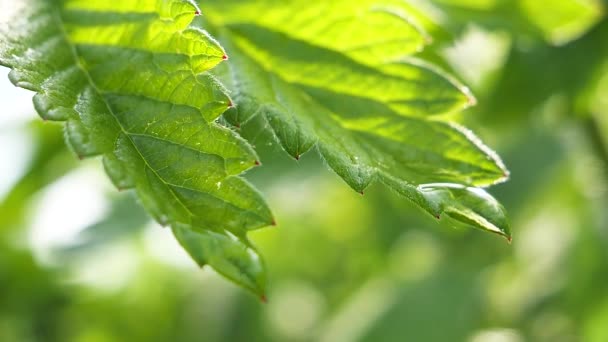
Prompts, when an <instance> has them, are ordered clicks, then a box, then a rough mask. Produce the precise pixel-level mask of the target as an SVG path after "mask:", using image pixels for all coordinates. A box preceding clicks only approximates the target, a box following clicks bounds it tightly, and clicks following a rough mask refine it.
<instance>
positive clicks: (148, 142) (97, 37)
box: [0, 0, 273, 296]
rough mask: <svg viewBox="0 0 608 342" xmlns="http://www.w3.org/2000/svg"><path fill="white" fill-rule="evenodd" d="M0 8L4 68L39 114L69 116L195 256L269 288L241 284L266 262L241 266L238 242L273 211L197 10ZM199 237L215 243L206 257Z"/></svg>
mask: <svg viewBox="0 0 608 342" xmlns="http://www.w3.org/2000/svg"><path fill="white" fill-rule="evenodd" d="M2 7H3V8H2V10H3V18H7V19H6V20H5V19H3V20H2V22H1V26H0V40H1V42H2V44H1V46H0V64H2V65H5V66H8V67H10V68H12V69H13V70H12V72H11V73H10V78H11V81H12V82H13V83H14V84H15V85H17V86H20V87H23V88H27V89H30V90H33V91H35V92H36V93H37V95H36V96H35V98H34V104H35V106H36V109H37V110H38V112H39V113H40V115H41V116H42V117H43V118H44V119H47V120H53V121H65V122H66V125H65V135H66V138H67V141H68V142H69V145H70V146H71V148H72V149H73V150H74V152H75V153H76V154H78V155H79V156H80V157H89V156H97V155H103V157H104V166H105V168H106V170H107V171H108V174H109V175H110V177H111V178H112V180H113V181H114V183H115V185H116V186H117V187H118V188H134V189H135V190H136V191H137V193H138V195H139V199H140V201H141V202H142V203H143V205H144V206H145V207H146V209H147V210H148V212H150V213H151V214H152V215H153V216H154V217H155V218H156V220H157V221H158V222H160V223H161V224H163V225H170V226H172V227H173V229H174V232H175V233H176V236H177V238H178V240H179V241H180V243H181V244H182V245H183V246H184V248H185V249H186V250H188V252H189V253H190V254H192V255H193V257H194V258H195V259H196V261H197V262H198V263H199V264H201V265H204V264H208V265H210V266H212V267H213V268H215V269H216V270H217V271H218V272H219V273H222V274H224V275H225V276H227V277H228V278H230V279H232V280H234V281H236V282H237V283H240V284H241V285H243V286H245V287H247V288H249V289H251V290H252V291H254V292H256V293H257V294H259V295H260V296H262V295H263V291H264V289H263V288H262V287H261V286H262V285H263V284H262V283H260V282H258V283H256V284H253V285H252V284H251V283H243V282H242V280H243V279H248V277H251V278H256V277H257V278H259V277H261V276H260V274H262V273H263V264H262V262H261V260H260V258H259V257H257V256H256V257H247V258H241V259H239V262H238V263H237V264H235V263H234V259H235V257H238V256H239V255H238V254H237V253H235V250H237V251H239V250H240V251H244V250H246V251H247V253H248V255H252V254H255V253H256V252H255V250H253V249H252V248H251V247H250V244H249V243H248V242H247V239H246V232H247V231H249V230H252V229H257V228H261V227H264V226H267V225H269V224H271V223H272V222H273V218H272V215H271V213H270V210H269V209H268V207H267V205H266V203H265V202H264V200H263V199H262V197H261V195H260V194H259V193H258V192H257V191H256V190H255V189H254V188H253V187H252V186H251V185H250V184H248V183H247V182H246V181H245V180H244V179H243V178H240V177H239V174H240V173H242V172H244V171H246V170H247V169H249V168H251V167H253V166H254V165H255V164H257V163H258V162H257V160H258V158H257V156H256V153H255V152H254V150H253V149H252V147H251V146H250V145H249V144H248V143H247V142H246V141H244V140H243V139H242V138H240V137H239V136H238V135H237V134H236V133H234V132H233V131H231V130H229V129H227V128H225V127H222V126H220V125H218V124H217V123H216V122H215V120H216V119H217V118H218V116H220V115H221V114H222V113H223V112H224V111H225V110H226V109H228V108H229V107H230V106H231V105H232V102H231V100H230V98H229V97H228V95H226V93H225V91H224V88H223V86H221V85H220V84H219V83H218V82H217V81H216V80H215V78H214V77H213V76H212V75H210V74H209V73H208V71H209V70H210V69H211V68H212V67H214V66H216V65H217V64H219V63H220V62H222V61H223V60H224V59H225V58H224V54H225V52H224V50H223V48H222V47H221V46H220V45H219V44H218V43H217V42H216V41H215V40H214V39H213V38H211V37H210V36H209V35H208V34H207V33H206V32H205V31H203V30H201V29H199V28H196V27H193V26H191V22H192V20H193V19H194V18H195V16H196V13H200V10H199V8H198V7H197V6H196V5H195V4H194V3H193V2H190V1H185V0H172V1H155V0H125V1H120V2H109V1H89V0H87V1H84V0H65V1H44V0H25V1H20V2H18V3H17V4H13V3H12V2H11V3H10V4H8V3H7V2H3V5H2ZM185 231H191V233H186V232H185ZM194 232H197V233H194ZM211 232H213V233H211ZM196 234H198V235H196ZM191 236H200V237H198V238H191ZM235 237H238V238H235ZM201 245H203V246H205V247H209V248H207V249H206V251H205V253H204V254H201V253H198V249H199V248H200V246H201ZM210 246H213V248H211V247H210ZM250 271H251V272H253V271H255V274H248V273H249V272H250ZM262 276H263V275H262ZM258 285H259V286H258Z"/></svg>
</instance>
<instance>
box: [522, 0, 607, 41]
mask: <svg viewBox="0 0 608 342" xmlns="http://www.w3.org/2000/svg"><path fill="white" fill-rule="evenodd" d="M519 3H520V7H521V10H522V12H523V14H524V15H525V16H526V17H527V18H528V20H529V21H530V22H532V23H533V24H534V25H535V26H536V27H538V28H539V29H540V30H541V31H542V32H543V34H544V35H545V37H546V39H547V40H548V41H550V42H552V43H556V44H563V43H565V42H568V41H571V40H573V39H576V38H578V37H580V36H581V35H582V34H584V33H585V32H587V31H588V30H589V29H590V28H591V27H592V26H593V25H595V24H596V23H597V22H598V20H599V19H600V18H601V17H602V15H603V13H602V12H603V8H602V4H601V2H600V1H598V0H520V1H519Z"/></svg>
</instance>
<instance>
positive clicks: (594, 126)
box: [583, 115, 608, 179]
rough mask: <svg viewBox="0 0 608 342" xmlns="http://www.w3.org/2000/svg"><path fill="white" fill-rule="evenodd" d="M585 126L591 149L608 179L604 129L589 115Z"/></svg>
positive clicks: (607, 155) (607, 149)
mask: <svg viewBox="0 0 608 342" xmlns="http://www.w3.org/2000/svg"><path fill="white" fill-rule="evenodd" d="M583 125H584V129H585V132H586V134H587V137H588V138H589V142H590V143H591V148H592V149H593V152H594V153H595V155H596V157H597V158H598V159H599V160H600V161H601V162H602V169H603V171H604V173H605V175H606V177H607V179H608V145H607V141H606V139H605V138H604V135H603V132H602V128H601V127H600V124H599V122H598V120H597V119H596V118H595V117H594V116H593V115H589V117H588V118H587V119H585V121H584V122H583Z"/></svg>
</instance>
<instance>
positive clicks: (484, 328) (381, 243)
mask: <svg viewBox="0 0 608 342" xmlns="http://www.w3.org/2000/svg"><path fill="white" fill-rule="evenodd" d="M411 6H412V13H413V15H414V16H415V18H416V20H417V21H418V22H419V23H420V24H421V25H422V26H424V27H425V28H426V29H427V31H428V32H429V35H430V36H432V37H433V39H434V42H433V44H432V45H430V46H429V47H428V48H427V49H425V52H423V57H424V58H426V59H429V60H432V61H433V62H434V63H437V64H439V65H441V66H442V67H443V68H444V69H446V70H448V71H450V72H452V73H453V74H456V75H457V76H458V78H459V79H461V80H463V81H464V83H466V84H469V85H471V86H472V88H473V92H474V93H475V94H476V96H477V98H478V102H479V106H477V107H476V108H474V109H471V110H468V111H467V112H465V113H464V114H463V117H462V119H463V120H464V122H466V124H467V125H468V126H469V127H472V128H474V129H475V130H476V131H477V132H480V135H481V136H482V137H483V138H484V140H485V141H487V142H488V143H489V144H490V145H491V146H493V147H497V149H498V152H499V154H500V155H501V156H503V158H504V159H505V162H506V164H507V165H509V167H510V170H511V172H512V177H511V178H512V179H511V181H510V182H508V183H505V184H502V185H499V186H497V187H496V188H495V190H493V194H494V195H496V197H497V198H499V199H500V200H501V201H502V202H503V203H504V204H505V206H506V207H507V209H508V211H509V212H510V214H511V218H512V226H513V227H514V231H515V232H516V234H515V238H516V239H515V241H514V243H513V245H512V246H508V245H506V244H505V243H504V241H502V240H500V239H496V238H495V237H493V236H489V235H486V234H480V233H479V232H477V231H472V230H469V229H453V225H454V223H453V222H445V221H442V223H441V224H437V223H436V221H435V220H434V219H432V218H427V217H426V216H422V215H420V212H419V209H417V208H415V207H413V206H412V205H408V204H406V203H404V201H403V199H402V198H399V197H397V196H396V195H394V194H393V193H391V192H390V191H388V190H386V189H384V188H382V187H379V186H373V187H372V188H370V189H368V190H367V191H366V195H365V197H363V198H362V197H361V196H360V195H358V194H356V193H352V191H351V190H349V189H348V188H347V187H345V186H344V185H343V183H342V182H341V181H340V180H339V179H337V178H336V177H335V176H334V175H332V174H331V173H330V172H329V171H327V169H326V167H325V166H324V165H323V164H322V163H321V162H320V161H319V160H318V158H317V157H315V156H314V155H313V154H307V155H305V156H304V157H303V158H302V160H300V161H299V162H295V161H294V160H292V159H291V158H288V157H284V158H276V157H273V158H264V156H265V155H271V154H272V155H273V156H276V155H277V153H276V149H277V148H278V147H277V146H275V145H272V144H271V145H267V144H262V145H258V146H257V147H258V150H259V151H258V153H259V154H260V155H261V157H262V158H263V159H264V160H266V162H265V167H264V170H254V171H252V172H250V173H248V174H247V177H248V178H249V179H250V180H251V181H252V182H253V183H255V184H256V185H257V186H259V187H260V188H261V189H262V191H263V192H264V193H265V194H266V196H267V198H268V199H269V202H270V206H271V207H272V208H273V209H274V211H275V215H276V217H277V221H278V222H279V223H280V225H279V227H278V228H276V229H270V230H267V231H260V232H256V233H255V234H253V236H252V238H253V239H254V241H255V243H256V244H257V245H258V246H259V248H260V250H261V251H262V252H263V253H264V254H265V255H266V256H267V260H268V264H269V265H268V268H269V269H270V270H271V272H270V274H269V279H268V283H269V293H268V298H269V303H268V304H267V305H261V304H260V303H259V300H258V299H257V298H254V297H252V296H250V295H248V294H245V293H243V292H242V291H239V290H238V289H236V288H234V287H232V286H230V285H227V284H226V282H224V281H222V280H220V279H219V278H218V276H217V275H215V274H213V273H212V272H210V271H203V272H198V271H196V270H195V269H194V266H193V265H192V263H191V262H190V261H188V259H187V258H186V257H185V256H184V255H183V254H180V253H183V252H180V251H179V249H175V248H176V246H175V243H174V242H173V240H172V238H171V237H170V236H166V235H163V233H162V232H163V231H162V230H160V229H158V227H156V226H153V225H151V224H150V223H149V222H148V219H147V216H146V215H145V214H144V213H143V212H142V211H141V209H140V208H139V207H138V205H137V204H136V203H135V201H134V200H133V198H132V197H131V196H130V195H129V194H119V195H115V194H113V191H112V190H111V189H110V185H109V182H108V181H107V180H105V178H104V177H103V175H101V174H100V173H99V172H98V171H95V170H97V169H98V167H97V165H94V166H93V167H91V165H90V164H88V163H84V164H82V163H76V162H75V161H74V160H73V157H72V156H71V154H70V153H69V152H67V151H66V149H65V147H64V144H63V141H62V140H63V139H62V133H61V130H60V129H59V127H56V126H53V125H48V124H43V123H39V122H37V121H36V122H34V123H27V124H19V127H15V124H10V123H5V124H3V126H2V128H0V134H1V135H2V137H3V138H4V139H5V140H6V141H7V142H10V141H17V142H21V141H26V142H28V143H27V144H24V145H23V146H21V147H20V148H11V147H10V146H14V145H15V144H13V145H10V144H8V143H6V144H3V145H2V147H0V151H2V156H1V157H2V160H10V159H9V158H13V159H14V158H15V157H14V156H15V155H22V156H21V157H20V158H21V159H20V160H21V162H20V163H19V162H17V161H15V163H11V165H8V166H5V164H4V163H3V165H2V166H3V169H4V168H5V167H6V169H7V170H13V171H12V172H9V171H6V172H7V176H6V177H7V179H8V175H9V174H13V175H14V177H13V181H12V182H7V183H9V184H8V186H6V187H5V188H6V189H7V190H6V191H5V195H4V197H3V199H2V201H1V204H0V213H1V215H0V231H1V232H2V234H1V237H0V245H1V249H2V253H1V257H0V340H2V341H66V340H67V341H116V340H125V341H167V340H178V341H201V340H202V341H241V340H242V341H272V340H276V341H403V340H408V341H409V340H411V341H475V342H479V341H481V342H483V341H598V342H600V341H605V340H608V329H607V328H606V327H605V325H606V324H605V322H606V321H608V290H606V286H605V285H606V282H607V280H608V252H607V251H608V248H607V247H608V246H607V245H608V232H607V231H606V229H607V227H608V214H606V210H605V208H606V205H607V204H608V188H607V186H606V185H607V180H608V167H607V165H608V153H607V148H606V137H608V133H607V132H608V119H606V118H608V96H607V95H606V94H608V20H607V19H606V18H605V16H604V13H605V6H606V5H605V3H604V5H602V3H601V2H599V1H592V0H589V1H577V0H558V1H548V0H547V1H537V0H529V1H528V0H518V1H514V0H504V1H503V0H435V1H433V2H429V1H412V2H411ZM3 79H5V78H3ZM2 89H3V93H2V95H1V96H3V102H5V103H11V102H15V101H17V100H16V99H12V97H13V95H9V94H16V93H14V90H9V89H10V88H9V86H8V85H6V82H4V83H3V87H2ZM9 91H10V92H11V93H9ZM5 96H6V97H5ZM28 104H29V102H28ZM9 108H11V110H16V109H14V108H15V107H14V106H13V107H9ZM31 117H33V115H32V116H31ZM5 155H6V158H5V157H4V156H5ZM18 160H19V159H18ZM18 164H19V165H21V166H20V167H19V166H18ZM83 178H84V184H93V187H94V188H96V189H98V188H105V189H107V193H108V194H110V195H105V194H104V198H102V199H98V200H99V201H100V202H102V203H105V204H106V205H105V206H102V207H103V209H102V210H97V212H96V213H95V212H93V213H89V214H87V215H88V216H89V219H84V220H81V221H82V222H75V223H74V224H72V225H73V226H75V227H79V228H77V229H76V231H80V233H78V234H72V235H71V236H73V237H75V238H69V239H66V241H62V243H61V244H41V243H40V242H39V241H38V240H37V239H36V236H39V234H40V229H41V227H44V226H45V225H44V222H45V220H46V219H50V218H49V214H48V209H46V210H45V208H48V207H49V206H50V205H51V204H53V200H57V199H60V200H64V201H67V200H66V198H69V196H67V195H66V194H62V195H63V196H56V195H53V194H56V193H57V191H56V190H54V189H64V190H62V191H64V192H65V191H67V190H65V189H67V187H66V184H68V183H72V184H74V183H77V184H79V185H82V184H83V181H82V179H83ZM100 184H101V185H100ZM79 190H80V191H78V192H76V193H75V194H77V196H84V195H83V192H82V191H83V189H82V188H79ZM60 192H61V191H60ZM98 195H99V194H98ZM97 197H99V196H97ZM95 198H96V197H95V196H92V197H81V198H75V199H73V201H72V204H73V203H78V202H79V201H80V202H88V201H93V200H94V199H95ZM69 204H70V203H67V202H66V203H61V202H60V203H55V206H54V208H56V209H57V210H56V211H59V212H60V213H61V214H59V216H60V218H61V220H60V221H55V223H54V225H51V227H52V228H53V229H55V230H56V231H54V233H55V234H58V233H57V231H61V230H62V229H63V228H65V227H60V224H59V223H62V224H64V225H68V224H70V222H71V221H70V217H73V216H78V214H79V213H78V212H76V211H75V210H72V209H70V206H69ZM93 211H95V210H93ZM85 214H86V212H85ZM85 225H88V226H86V227H85ZM159 232H160V233H159ZM159 234H160V235H159ZM159 241H164V242H166V244H165V243H159ZM438 327H440V328H438Z"/></svg>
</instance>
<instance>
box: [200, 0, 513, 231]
mask: <svg viewBox="0 0 608 342" xmlns="http://www.w3.org/2000/svg"><path fill="white" fill-rule="evenodd" d="M340 4H342V6H341V7H340V6H339V5H340ZM262 8H266V10H265V11H264V15H256V14H258V13H261V12H260V11H261V9H262ZM203 9H204V12H205V16H204V19H206V21H205V22H204V23H203V24H202V26H204V27H209V28H210V29H211V30H212V31H213V33H214V34H216V35H217V37H218V39H219V40H220V41H221V43H222V44H223V45H224V47H225V48H226V49H227V52H228V54H229V56H230V60H229V61H228V63H226V64H225V65H222V66H221V67H219V68H216V69H214V72H217V73H218V74H219V75H220V78H221V79H222V80H223V81H224V83H225V84H226V85H227V86H228V88H229V90H231V96H233V97H234V99H235V102H236V103H237V104H238V105H237V108H235V109H233V110H231V111H229V112H227V114H226V115H225V117H226V118H227V119H228V120H229V121H230V122H231V123H232V124H233V125H235V126H237V127H241V129H242V131H243V132H244V134H245V135H246V136H247V132H248V131H249V132H251V134H250V137H255V136H257V135H258V134H259V132H257V131H256V130H259V129H260V127H262V128H266V129H270V130H271V131H272V132H273V134H274V137H275V138H276V140H278V142H279V143H280V144H281V146H282V147H283V148H284V149H285V151H287V153H289V154H290V155H291V156H293V157H294V158H296V159H299V157H300V156H301V155H302V154H303V153H306V152H307V151H309V150H310V149H312V148H313V147H315V148H316V149H317V150H318V151H319V153H320V154H321V155H322V157H323V158H324V160H325V161H326V162H327V164H328V165H329V167H330V168H331V169H333V170H334V171H335V172H336V173H337V174H338V175H339V176H341V177H342V178H343V179H344V180H345V181H346V182H347V183H348V184H349V185H350V186H351V187H352V188H353V189H355V190H356V191H358V192H362V193H363V192H364V190H365V189H366V188H367V187H368V186H369V185H370V184H372V183H373V182H381V183H384V184H386V185H388V186H389V187H390V188H391V189H393V190H395V191H397V192H398V193H400V194H402V195H404V196H405V197H406V198H408V199H410V200H412V201H413V202H414V203H416V204H418V205H419V206H420V207H422V208H423V209H424V210H426V211H427V212H429V213H430V214H432V215H433V216H435V217H440V216H441V214H442V213H445V214H447V215H449V216H451V217H453V218H455V219H457V220H458V221H461V222H465V223H467V224H469V225H473V226H475V227H477V228H480V229H484V230H488V231H491V232H494V233H498V234H501V235H505V236H507V237H508V238H510V231H509V225H508V223H507V220H506V218H505V212H504V209H503V208H502V206H500V205H499V204H498V203H497V202H496V201H495V200H494V199H493V198H492V197H491V196H489V195H488V194H487V193H486V192H485V191H484V190H482V189H479V188H477V187H484V186H489V185H492V184H495V183H498V182H501V181H504V180H505V179H506V178H507V176H508V172H507V171H506V169H505V167H504V165H503V164H502V162H501V161H500V159H499V158H498V157H497V156H496V155H495V154H494V153H493V152H492V151H491V150H490V149H489V148H487V147H486V146H485V145H483V144H482V143H481V142H480V140H479V139H478V138H477V137H475V136H474V135H473V133H471V132H470V131H468V130H466V129H464V128H462V127H460V126H459V125H457V124H455V123H453V122H450V116H449V114H450V113H453V112H456V111H460V110H462V109H464V108H466V107H468V106H470V105H471V104H473V103H474V101H475V100H474V98H473V97H472V95H471V94H469V92H468V90H467V89H466V88H465V87H464V86H462V85H461V84H459V83H458V82H457V81H455V80H453V79H452V78H450V77H448V76H446V75H445V74H444V73H442V72H441V71H439V70H437V69H436V68H434V67H432V66H429V65H427V64H426V63H423V62H421V61H419V60H416V59H414V58H412V56H411V54H412V53H414V52H416V51H418V50H419V49H420V48H421V47H422V46H423V45H424V43H425V41H426V40H425V35H424V33H422V32H421V31H420V30H419V29H418V28H417V27H416V26H415V25H414V24H412V22H411V21H409V20H407V17H406V16H405V15H398V13H403V9H402V8H401V7H399V5H398V2H390V1H388V2H383V1H364V2H362V3H361V4H360V5H359V4H358V6H348V5H347V4H346V2H341V1H338V2H332V3H331V5H330V4H328V3H326V2H315V3H312V4H311V3H310V2H304V1H289V3H288V4H283V5H278V4H277V2H276V1H245V0H243V1H215V2H208V3H205V6H204V8H203ZM228 9H230V11H228ZM296 13H297V15H296ZM300 13H302V14H301V15H302V16H303V18H302V19H300V17H299V16H300ZM228 14H229V15H228ZM378 16H387V17H389V18H390V19H391V20H379V21H377V22H374V19H375V18H377V17H378ZM361 22H363V23H368V22H374V23H375V24H374V25H367V26H365V29H366V30H365V34H357V32H359V31H358V30H361V24H360V23H361ZM304 23H309V24H304ZM336 25H337V27H342V28H349V29H350V32H353V34H352V35H351V36H349V37H348V38H347V39H346V38H345V36H344V34H343V32H341V31H340V32H338V31H339V30H337V31H334V27H335V26H336ZM397 27H398V28H397ZM385 32H389V33H388V35H389V36H391V35H392V36H391V38H389V39H387V40H390V41H391V42H395V40H396V41H398V42H399V44H402V45H403V47H404V48H403V50H401V51H400V52H397V51H393V50H392V49H391V48H390V47H389V48H386V49H385V47H384V46H383V44H382V39H383V37H384V33H385ZM321 33H322V34H321ZM345 40H347V42H345ZM412 42H416V43H414V44H411V43H412ZM355 47H364V49H363V50H362V49H359V48H355ZM361 51H366V52H367V53H366V54H361ZM384 51H386V58H384V59H383V58H377V56H382V55H383V52H384ZM248 125H249V126H252V127H256V128H255V129H253V130H252V129H248V128H247V126H248ZM427 183H448V185H447V186H444V187H443V188H441V189H442V190H439V189H437V191H435V192H433V195H430V194H429V192H428V191H427V190H426V189H425V188H424V187H425V185H424V184H427ZM434 188H437V187H434ZM456 188H462V189H465V188H467V189H470V191H469V190H463V191H456V190H455V189H456ZM488 208H491V209H488Z"/></svg>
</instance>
